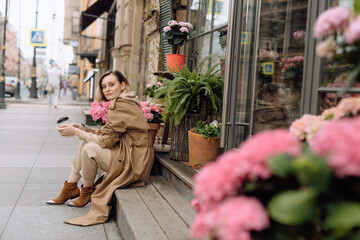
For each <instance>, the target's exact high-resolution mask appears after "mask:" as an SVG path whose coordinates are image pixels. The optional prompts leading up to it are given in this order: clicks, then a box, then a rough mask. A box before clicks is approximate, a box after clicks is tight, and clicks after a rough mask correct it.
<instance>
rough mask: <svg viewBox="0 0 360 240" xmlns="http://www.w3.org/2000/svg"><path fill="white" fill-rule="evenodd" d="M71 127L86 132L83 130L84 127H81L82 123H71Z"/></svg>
mask: <svg viewBox="0 0 360 240" xmlns="http://www.w3.org/2000/svg"><path fill="white" fill-rule="evenodd" d="M71 125H72V126H73V127H76V128H78V129H80V130H84V129H83V128H84V126H83V125H81V124H80V123H71Z"/></svg>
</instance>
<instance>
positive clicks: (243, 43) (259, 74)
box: [187, 0, 356, 150]
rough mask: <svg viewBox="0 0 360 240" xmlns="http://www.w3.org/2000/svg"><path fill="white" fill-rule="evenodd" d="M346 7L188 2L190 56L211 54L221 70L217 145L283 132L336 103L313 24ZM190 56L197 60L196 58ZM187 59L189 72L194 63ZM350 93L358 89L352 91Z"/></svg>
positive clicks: (263, 0) (328, 2)
mask: <svg viewBox="0 0 360 240" xmlns="http://www.w3.org/2000/svg"><path fill="white" fill-rule="evenodd" d="M352 3H353V2H352V1H347V0H344V1H332V0H319V1H309V0H297V1H294V0H259V1H252V0H189V1H188V6H189V7H188V21H189V22H191V23H193V24H194V26H195V29H196V35H195V37H194V38H192V39H191V40H190V41H188V44H187V54H188V56H198V59H202V58H203V57H205V56H207V55H209V54H214V55H215V58H214V61H220V63H221V66H223V67H224V70H223V74H224V79H225V89H224V99H223V100H224V103H223V109H224V110H223V114H222V123H223V129H222V130H223V131H222V143H221V144H222V147H224V148H225V150H230V149H232V148H237V147H238V146H239V144H240V143H241V142H242V141H243V140H245V139H246V138H248V137H249V136H251V135H253V134H255V133H257V132H260V131H263V130H269V129H274V128H288V127H289V126H290V124H291V123H292V122H293V121H294V120H295V119H297V118H299V117H300V116H301V115H303V114H305V113H310V114H319V113H320V112H322V111H323V110H324V109H327V108H330V107H333V106H335V105H336V103H337V102H338V101H339V100H340V98H339V97H337V96H336V94H334V93H336V92H337V91H339V90H340V88H336V87H335V86H337V85H336V84H332V83H334V81H336V80H335V79H336V76H335V75H334V74H333V75H332V74H331V73H330V71H329V67H328V66H329V62H325V61H324V60H322V59H321V58H320V57H318V56H317V55H316V44H317V43H318V40H316V39H315V38H314V37H313V26H314V22H315V20H316V18H317V17H318V16H319V14H320V13H321V12H323V11H324V10H326V9H328V8H329V7H332V6H334V5H342V6H352ZM194 52H196V54H194ZM194 59H195V57H193V58H192V59H191V60H189V61H188V65H189V66H194V65H196V61H198V60H194ZM224 63H225V64H224ZM354 91H356V90H354Z"/></svg>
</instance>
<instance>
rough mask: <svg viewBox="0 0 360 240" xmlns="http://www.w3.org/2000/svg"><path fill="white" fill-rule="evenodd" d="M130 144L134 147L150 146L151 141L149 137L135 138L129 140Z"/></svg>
mask: <svg viewBox="0 0 360 240" xmlns="http://www.w3.org/2000/svg"><path fill="white" fill-rule="evenodd" d="M131 146H135V147H152V142H151V140H150V139H141V140H135V141H131Z"/></svg>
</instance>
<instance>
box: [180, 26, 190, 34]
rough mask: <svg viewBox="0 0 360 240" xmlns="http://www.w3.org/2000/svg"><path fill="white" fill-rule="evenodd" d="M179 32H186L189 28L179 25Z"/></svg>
mask: <svg viewBox="0 0 360 240" xmlns="http://www.w3.org/2000/svg"><path fill="white" fill-rule="evenodd" d="M180 32H186V33H188V32H189V29H188V28H187V27H181V28H180Z"/></svg>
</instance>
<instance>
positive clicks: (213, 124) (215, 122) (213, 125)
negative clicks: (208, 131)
mask: <svg viewBox="0 0 360 240" xmlns="http://www.w3.org/2000/svg"><path fill="white" fill-rule="evenodd" d="M209 126H210V127H213V128H218V127H219V123H218V121H216V120H214V121H212V122H211V123H210V124H209Z"/></svg>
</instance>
